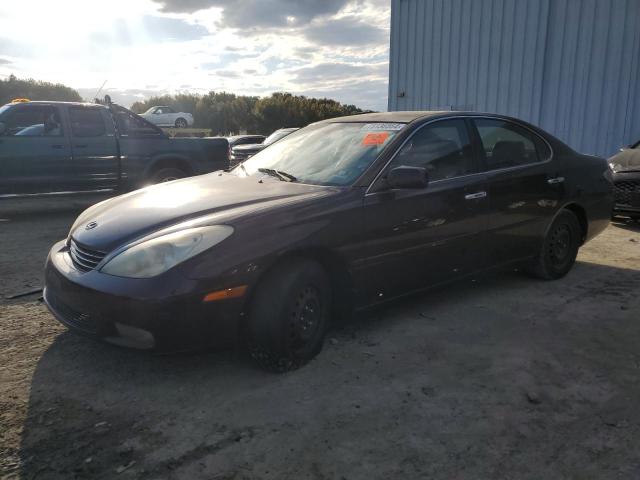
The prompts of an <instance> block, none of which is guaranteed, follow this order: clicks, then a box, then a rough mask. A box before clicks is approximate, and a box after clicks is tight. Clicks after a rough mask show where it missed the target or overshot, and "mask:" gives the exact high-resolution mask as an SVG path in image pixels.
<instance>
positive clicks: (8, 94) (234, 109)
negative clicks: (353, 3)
mask: <svg viewBox="0 0 640 480" xmlns="http://www.w3.org/2000/svg"><path fill="white" fill-rule="evenodd" d="M15 98H29V99H31V100H51V101H67V102H81V101H82V97H81V96H80V95H79V94H78V92H77V91H76V90H74V89H72V88H70V87H67V86H65V85H62V84H59V83H49V82H42V81H38V80H34V79H18V78H16V77H15V76H14V75H10V76H9V77H8V78H7V79H5V80H0V106H1V105H4V104H6V103H9V102H10V101H11V100H13V99H15ZM88 101H93V99H89V100H88ZM156 105H167V106H170V107H172V108H174V109H175V110H176V111H182V112H189V113H191V114H192V115H193V117H194V122H195V123H194V127H196V128H203V129H208V130H211V132H212V133H213V134H214V135H227V134H233V133H240V132H249V133H262V134H269V133H271V132H273V131H274V130H277V129H278V128H286V127H304V126H305V125H308V124H309V123H313V122H317V121H320V120H325V119H327V118H334V117H340V116H343V115H354V114H357V113H363V110H361V109H359V108H358V107H356V106H355V105H343V104H341V103H340V102H337V101H335V100H331V99H329V98H312V97H306V96H303V95H292V94H291V93H283V92H277V93H273V94H271V95H270V96H268V97H256V96H246V95H236V94H233V93H228V92H213V91H211V92H209V93H207V94H204V95H202V94H192V93H178V94H175V95H162V96H154V97H151V98H149V99H146V100H144V101H142V102H136V103H134V104H133V105H132V106H131V110H133V111H134V112H136V113H143V112H145V111H146V110H148V109H149V108H150V107H153V106H156Z"/></svg>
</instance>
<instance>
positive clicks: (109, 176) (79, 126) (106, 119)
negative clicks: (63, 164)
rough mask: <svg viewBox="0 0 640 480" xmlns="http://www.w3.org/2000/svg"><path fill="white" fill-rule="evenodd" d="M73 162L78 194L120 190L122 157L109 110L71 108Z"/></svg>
mask: <svg viewBox="0 0 640 480" xmlns="http://www.w3.org/2000/svg"><path fill="white" fill-rule="evenodd" d="M68 116H69V124H70V126H71V150H72V155H73V160H72V162H71V166H70V168H69V181H70V183H71V184H72V188H73V190H74V191H95V190H107V189H108V190H111V189H115V188H117V187H118V178H119V156H118V144H117V141H116V136H115V129H114V125H113V121H112V120H111V116H110V115H109V113H108V112H107V110H106V109H105V108H103V107H98V106H80V105H78V106H70V107H69V108H68Z"/></svg>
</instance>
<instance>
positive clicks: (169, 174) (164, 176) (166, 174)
mask: <svg viewBox="0 0 640 480" xmlns="http://www.w3.org/2000/svg"><path fill="white" fill-rule="evenodd" d="M186 176H187V174H186V173H185V172H184V171H182V170H180V169H179V168H176V167H167V168H161V169H160V170H158V171H157V172H154V173H153V174H152V175H151V183H154V184H155V183H164V182H170V181H172V180H177V179H179V178H184V177H186Z"/></svg>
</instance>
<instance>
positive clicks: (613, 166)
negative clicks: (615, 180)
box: [609, 162, 622, 173]
mask: <svg viewBox="0 0 640 480" xmlns="http://www.w3.org/2000/svg"><path fill="white" fill-rule="evenodd" d="M621 167H622V165H620V164H619V163H614V162H609V168H610V169H611V171H612V172H613V173H616V172H617V171H618V170H620V168H621Z"/></svg>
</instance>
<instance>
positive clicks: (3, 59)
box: [0, 58, 13, 65]
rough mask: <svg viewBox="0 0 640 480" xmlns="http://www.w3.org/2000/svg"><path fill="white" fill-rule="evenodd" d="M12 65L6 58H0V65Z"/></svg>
mask: <svg viewBox="0 0 640 480" xmlns="http://www.w3.org/2000/svg"><path fill="white" fill-rule="evenodd" d="M11 63H13V62H12V61H11V60H7V59H6V58H0V65H9V64H11Z"/></svg>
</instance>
